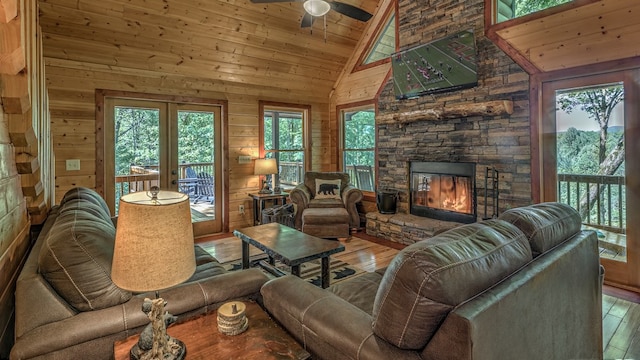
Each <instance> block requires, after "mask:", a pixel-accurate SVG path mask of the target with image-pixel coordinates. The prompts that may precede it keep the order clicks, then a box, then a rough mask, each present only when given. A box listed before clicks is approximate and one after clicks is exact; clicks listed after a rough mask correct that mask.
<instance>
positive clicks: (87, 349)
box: [10, 188, 268, 360]
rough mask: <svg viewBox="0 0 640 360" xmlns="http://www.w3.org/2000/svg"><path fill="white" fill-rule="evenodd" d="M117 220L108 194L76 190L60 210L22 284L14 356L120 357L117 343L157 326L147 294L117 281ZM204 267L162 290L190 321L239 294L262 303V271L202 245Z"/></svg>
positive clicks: (199, 258) (199, 256)
mask: <svg viewBox="0 0 640 360" xmlns="http://www.w3.org/2000/svg"><path fill="white" fill-rule="evenodd" d="M114 239H115V225H114V222H113V220H112V219H111V217H110V214H109V210H108V208H107V206H106V204H105V203H104V201H103V199H102V198H101V197H100V196H99V195H98V194H97V193H95V192H94V191H93V190H90V189H86V188H76V189H72V190H70V191H69V192H68V193H67V194H65V196H64V198H63V199H62V201H61V203H60V205H59V206H56V207H54V209H52V211H51V213H50V215H49V217H48V218H47V221H46V222H45V224H44V226H43V229H42V231H41V232H40V235H39V236H38V239H37V241H36V243H35V244H34V246H33V249H32V251H31V253H30V254H29V257H28V259H27V262H26V264H25V266H24V268H23V269H22V271H21V273H20V276H19V278H18V281H17V285H16V292H15V301H16V313H15V337H16V339H15V344H14V346H13V348H12V349H11V354H10V356H11V359H13V360H18V359H105V360H106V359H112V358H113V343H114V341H116V340H122V339H125V338H126V337H128V336H130V335H134V334H139V333H140V332H141V331H142V329H143V328H144V327H145V326H146V325H147V324H148V323H149V319H148V318H147V316H146V315H145V314H144V313H143V312H142V310H141V309H142V302H143V300H144V298H145V297H149V298H153V297H155V294H154V293H144V294H132V293H130V292H127V291H124V290H122V289H119V288H118V287H117V286H115V284H113V282H112V281H111V277H110V272H111V258H112V256H113V242H114ZM194 256H196V264H197V268H196V271H195V273H194V274H193V276H192V277H191V278H190V279H189V280H187V281H186V282H185V283H183V284H180V285H177V286H175V287H172V288H170V289H167V290H162V291H160V296H162V297H163V298H164V299H165V300H166V301H167V311H168V312H170V313H171V314H173V315H176V316H178V321H185V320H188V319H190V318H193V317H196V316H198V315H201V314H204V313H207V312H210V311H212V310H214V309H216V308H217V307H218V306H220V305H221V304H223V303H224V302H226V301H228V300H231V299H252V300H257V301H260V287H261V286H262V285H263V284H264V283H265V282H266V281H267V279H268V278H267V277H266V276H265V275H264V273H262V272H261V271H260V270H258V269H249V270H241V271H234V272H229V273H227V272H226V271H225V270H224V268H223V267H222V266H221V265H220V264H219V263H218V262H217V261H216V259H215V258H213V257H212V256H210V255H209V254H208V253H207V252H206V251H204V250H203V249H202V248H200V247H199V246H197V245H196V247H195V250H194Z"/></svg>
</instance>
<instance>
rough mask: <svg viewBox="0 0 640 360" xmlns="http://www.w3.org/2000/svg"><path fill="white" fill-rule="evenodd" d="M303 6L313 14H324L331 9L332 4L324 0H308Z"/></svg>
mask: <svg viewBox="0 0 640 360" xmlns="http://www.w3.org/2000/svg"><path fill="white" fill-rule="evenodd" d="M302 6H303V7H304V10H305V11H306V12H308V13H309V15H311V16H323V15H325V14H326V13H328V12H329V10H331V5H329V3H328V2H326V1H324V0H307V1H305V2H304V4H302Z"/></svg>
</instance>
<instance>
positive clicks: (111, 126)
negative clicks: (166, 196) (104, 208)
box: [104, 98, 223, 236]
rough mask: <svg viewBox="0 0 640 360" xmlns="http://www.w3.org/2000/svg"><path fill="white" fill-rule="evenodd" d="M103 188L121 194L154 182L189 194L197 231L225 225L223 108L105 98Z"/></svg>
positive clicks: (112, 197) (113, 199)
mask: <svg viewBox="0 0 640 360" xmlns="http://www.w3.org/2000/svg"><path fill="white" fill-rule="evenodd" d="M104 136H105V139H104V143H105V146H104V147H105V150H104V152H105V153H104V178H105V183H104V192H105V200H106V201H107V204H108V205H109V207H110V210H111V212H112V214H117V213H118V199H119V198H120V196H122V195H125V194H127V193H130V192H136V191H148V190H149V189H150V187H151V186H159V187H160V188H161V189H166V190H172V191H179V192H181V193H184V194H187V195H188V196H189V198H190V203H191V217H192V222H193V228H194V235H196V236H198V235H203V234H211V233H217V232H221V231H222V224H223V221H222V216H223V213H222V203H223V202H222V200H223V199H222V198H223V191H222V176H221V174H222V170H221V164H222V161H221V152H222V150H221V108H220V107H219V106H215V105H194V104H177V103H169V102H161V101H145V100H131V99H119V98H106V99H105V124H104Z"/></svg>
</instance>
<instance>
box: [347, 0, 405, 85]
mask: <svg viewBox="0 0 640 360" xmlns="http://www.w3.org/2000/svg"><path fill="white" fill-rule="evenodd" d="M397 14H398V2H397V1H394V2H393V4H391V6H389V7H388V8H387V9H386V10H385V13H384V15H383V18H384V21H380V22H379V23H378V24H377V26H376V28H375V30H374V32H373V34H374V35H373V36H371V37H369V39H368V40H367V44H366V46H365V47H364V48H363V49H364V50H363V51H362V52H361V53H360V56H359V57H358V61H356V64H355V66H354V67H353V69H352V70H351V72H352V73H354V72H358V71H362V70H366V69H369V68H372V67H376V66H379V65H382V64H386V63H389V62H391V57H387V58H384V59H380V60H378V61H374V62H372V63H369V64H364V61H365V60H366V58H367V57H368V55H369V53H370V52H371V50H372V46H374V45H375V44H376V42H377V41H378V39H379V38H380V36H382V30H383V29H384V28H385V26H386V25H387V23H388V22H389V20H390V19H391V16H394V15H395V19H394V27H395V42H396V43H395V47H396V51H398V49H399V46H400V45H399V44H400V37H399V35H398V27H399V25H398V15H397Z"/></svg>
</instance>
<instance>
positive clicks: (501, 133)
mask: <svg viewBox="0 0 640 360" xmlns="http://www.w3.org/2000/svg"><path fill="white" fill-rule="evenodd" d="M416 13H418V14H419V16H416V15H415V14H416ZM484 13H485V12H484V1H483V0H463V1H458V0H456V1H453V0H442V1H439V2H438V6H427V5H423V4H422V3H417V2H415V1H410V0H399V1H398V12H397V16H398V19H397V21H398V35H397V38H398V39H399V49H401V50H402V49H407V48H410V47H412V46H416V45H417V44H424V43H429V42H431V41H434V40H437V39H439V38H443V37H445V36H447V35H448V34H452V33H455V32H457V31H460V30H464V29H471V28H472V29H474V33H475V35H476V49H477V50H476V51H477V54H476V58H477V75H478V86H476V87H474V88H470V89H464V90H458V91H452V92H446V93H438V94H433V95H428V96H420V97H417V98H413V99H404V100H398V99H396V97H395V93H394V89H393V87H394V83H393V80H392V79H390V80H389V81H388V82H387V83H386V84H385V85H384V87H383V88H382V89H380V91H379V96H378V103H377V111H376V136H377V140H376V166H377V177H376V188H378V189H393V190H396V191H397V192H398V202H397V213H396V214H380V213H378V212H377V211H370V212H367V215H366V216H367V233H368V234H371V235H374V236H378V237H382V238H386V239H389V240H392V241H397V242H400V243H403V244H412V243H414V242H416V241H420V240H423V239H426V238H429V237H431V236H433V235H435V234H437V233H439V232H441V231H444V230H446V229H448V228H450V227H453V226H459V225H460V224H461V223H463V222H466V221H467V220H464V221H461V220H460V219H456V220H454V221H445V220H438V219H432V218H427V217H423V216H417V215H415V214H414V213H415V210H412V209H411V208H412V205H411V199H412V198H416V196H418V195H419V194H412V192H413V191H412V190H410V189H411V186H412V185H411V180H412V179H411V178H412V177H413V176H412V175H411V168H410V167H411V164H413V163H415V162H440V163H472V164H475V168H476V169H475V173H474V174H473V175H472V176H471V179H470V180H471V182H473V183H474V184H473V186H475V189H476V190H475V192H476V193H477V197H476V200H475V204H473V201H472V204H471V205H472V209H471V210H466V212H469V213H470V214H465V215H470V217H473V221H476V219H478V220H479V218H481V217H483V216H486V215H487V214H482V215H483V216H478V214H477V213H476V211H477V210H476V209H484V208H485V202H486V201H487V200H486V199H489V198H490V197H491V194H493V193H499V195H498V197H497V198H496V199H495V204H496V208H499V209H500V210H502V211H503V210H505V209H509V208H512V207H518V206H524V205H529V204H530V203H531V201H532V193H531V172H532V164H531V153H532V151H539V149H537V148H532V147H531V139H532V137H531V126H532V124H531V123H530V121H529V94H530V91H533V90H539V89H531V88H530V87H529V75H528V74H527V73H526V72H525V71H524V70H523V69H522V68H520V67H519V66H518V65H517V64H516V63H515V62H514V61H513V60H512V59H511V58H509V56H507V55H506V54H505V53H504V52H502V50H500V49H499V48H498V47H497V46H495V45H494V44H493V43H492V42H491V40H489V39H488V38H487V37H486V36H485V35H484V25H485V24H484V20H485V19H484ZM538 165H539V164H534V166H535V167H537V166H538ZM487 168H491V169H495V170H496V171H497V173H498V174H499V181H492V182H489V184H492V183H495V184H499V189H495V190H499V191H494V189H493V188H491V189H487V187H488V185H487V182H486V181H485V179H486V173H487V171H486V169H487ZM534 169H535V168H534ZM496 180H498V179H496ZM445 181H449V179H446V180H445ZM440 182H441V183H442V179H441V180H440ZM446 186H449V187H451V186H452V185H451V184H449V185H446ZM455 187H456V189H458V188H459V187H463V188H466V187H467V185H466V184H462V183H460V182H459V181H458V183H456V185H455ZM418 191H419V190H418ZM467 191H468V190H467ZM487 192H488V194H487ZM422 195H425V194H422ZM487 195H489V196H487ZM493 204H494V202H492V203H491V204H489V205H493ZM467 209H468V208H467ZM496 215H498V214H496ZM468 221H471V219H468Z"/></svg>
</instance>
